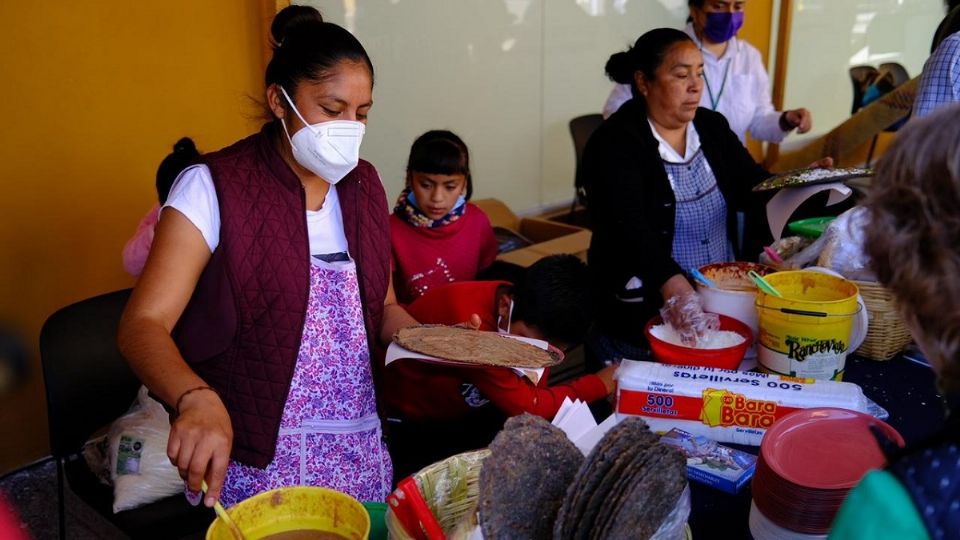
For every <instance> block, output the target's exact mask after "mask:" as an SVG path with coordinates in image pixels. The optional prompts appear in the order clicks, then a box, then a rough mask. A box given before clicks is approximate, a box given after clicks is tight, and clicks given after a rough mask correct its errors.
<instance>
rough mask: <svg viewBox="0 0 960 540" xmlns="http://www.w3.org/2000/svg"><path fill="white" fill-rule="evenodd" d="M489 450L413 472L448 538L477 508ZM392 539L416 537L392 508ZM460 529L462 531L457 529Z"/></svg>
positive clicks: (687, 535)
mask: <svg viewBox="0 0 960 540" xmlns="http://www.w3.org/2000/svg"><path fill="white" fill-rule="evenodd" d="M489 455H490V451H489V450H486V449H484V450H476V451H474V452H466V453H463V454H457V455H455V456H452V457H449V458H447V459H445V460H443V461H438V462H437V463H434V464H433V465H429V466H427V467H425V468H423V469H421V470H420V472H418V473H416V474H414V475H413V479H414V480H415V481H416V482H417V487H418V488H419V489H420V493H421V494H422V495H423V498H424V500H425V501H427V506H429V507H430V511H431V512H433V515H434V517H435V518H437V521H438V522H439V523H440V528H442V529H443V533H444V534H445V535H447V537H448V538H453V537H451V536H450V533H451V532H453V531H454V529H456V527H457V524H458V523H460V520H461V518H463V517H464V515H465V514H466V513H467V512H470V511H476V504H477V499H479V498H480V481H479V479H480V469H481V468H482V467H483V460H484V459H485V458H486V457H487V456H489ZM386 523H387V532H388V533H389V536H388V538H390V539H396V540H413V538H412V537H411V536H410V535H409V534H407V531H405V530H404V529H403V525H401V524H400V520H398V519H397V516H396V515H394V513H393V510H392V509H391V508H389V507H388V508H387V515H386ZM457 532H460V531H457ZM684 535H685V538H686V540H693V533H692V532H691V530H690V525H689V524H686V525H685V527H684Z"/></svg>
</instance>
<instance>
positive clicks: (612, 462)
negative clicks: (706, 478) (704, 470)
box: [553, 417, 687, 540]
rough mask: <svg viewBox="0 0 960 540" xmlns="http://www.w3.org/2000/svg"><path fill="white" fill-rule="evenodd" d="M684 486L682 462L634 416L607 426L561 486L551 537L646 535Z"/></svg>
mask: <svg viewBox="0 0 960 540" xmlns="http://www.w3.org/2000/svg"><path fill="white" fill-rule="evenodd" d="M686 484H687V462H686V459H685V458H684V457H683V455H682V454H681V453H680V452H678V451H677V450H675V449H673V448H670V447H668V446H666V445H663V444H660V440H659V438H658V437H657V436H656V435H655V434H654V433H652V432H651V431H650V429H649V428H648V427H647V425H646V423H644V422H643V420H641V419H640V418H637V417H631V418H627V419H626V420H624V421H623V422H621V423H619V424H617V425H616V426H615V427H613V428H612V429H611V430H610V431H608V432H607V434H606V435H605V436H604V437H603V439H601V440H600V442H599V443H598V444H597V446H595V447H594V449H593V451H591V452H590V455H589V456H587V459H586V461H585V462H584V463H583V466H582V467H581V468H580V470H579V471H578V473H577V476H576V478H575V479H574V481H573V483H572V484H571V485H570V488H569V489H568V490H567V495H566V498H565V499H564V501H563V505H562V506H561V507H560V512H559V513H558V514H557V519H556V523H555V525H554V528H553V538H554V539H557V540H568V539H593V538H650V537H651V536H652V535H653V534H654V533H655V532H656V531H657V529H658V528H659V527H660V525H661V524H662V523H663V521H664V520H665V519H666V517H667V515H669V514H670V511H671V510H673V508H674V506H676V504H677V501H678V500H679V499H680V495H681V494H682V493H683V490H684V488H685V487H686Z"/></svg>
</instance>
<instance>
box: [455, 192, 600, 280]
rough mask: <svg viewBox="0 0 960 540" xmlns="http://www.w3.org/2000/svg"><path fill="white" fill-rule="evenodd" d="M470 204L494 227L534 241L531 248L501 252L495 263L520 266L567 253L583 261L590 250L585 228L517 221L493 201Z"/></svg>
mask: <svg viewBox="0 0 960 540" xmlns="http://www.w3.org/2000/svg"><path fill="white" fill-rule="evenodd" d="M471 202H473V204H475V205H477V206H479V207H480V209H481V210H483V212H484V213H485V214H487V217H489V218H490V223H491V224H493V225H494V226H495V227H504V228H507V229H510V230H511V231H514V232H516V233H518V234H520V235H521V236H524V237H526V238H529V239H530V240H531V241H533V242H534V244H533V245H531V246H528V247H525V248H521V249H517V250H514V251H508V252H506V253H501V254H500V255H499V256H497V260H500V261H505V262H510V263H514V264H518V265H520V266H523V267H527V266H530V265H531V264H533V263H535V262H537V261H538V260H540V259H542V258H543V257H546V256H547V255H556V254H558V253H571V254H573V255H576V256H577V257H580V258H581V259H583V260H584V261H586V260H587V249H588V248H589V247H590V231H588V230H587V229H584V228H581V227H576V226H573V225H567V224H565V223H557V222H556V221H549V220H546V219H540V218H521V217H519V216H517V215H516V214H514V213H513V211H512V210H510V209H509V208H508V207H507V205H505V204H503V203H502V202H501V201H499V200H497V199H480V200H476V201H471Z"/></svg>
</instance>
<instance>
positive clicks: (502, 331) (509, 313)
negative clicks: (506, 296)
mask: <svg viewBox="0 0 960 540" xmlns="http://www.w3.org/2000/svg"><path fill="white" fill-rule="evenodd" d="M501 321H503V316H502V315H498V316H497V333H498V334H509V333H510V323H511V322H512V321H513V300H510V308H509V309H508V310H507V328H506V329H503V328H500V322H501Z"/></svg>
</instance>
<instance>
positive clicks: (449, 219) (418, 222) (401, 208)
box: [393, 188, 467, 229]
mask: <svg viewBox="0 0 960 540" xmlns="http://www.w3.org/2000/svg"><path fill="white" fill-rule="evenodd" d="M466 208H467V200H466V197H464V196H463V195H460V197H459V198H457V202H456V204H454V205H453V210H450V213H449V214H447V215H445V216H443V217H442V218H440V219H430V218H429V217H428V216H427V215H426V214H424V213H423V210H420V207H419V206H417V199H416V197H414V196H413V190H412V189H410V188H406V189H404V190H403V191H402V192H400V196H399V197H398V198H397V205H396V206H395V207H394V208H393V213H394V214H396V215H397V216H399V217H400V218H401V219H403V220H404V221H406V222H407V223H409V224H410V225H412V226H414V227H426V228H428V229H432V228H435V227H443V226H444V225H449V224H451V223H453V222H454V221H456V220H458V219H460V216H462V215H463V212H464V210H466Z"/></svg>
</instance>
